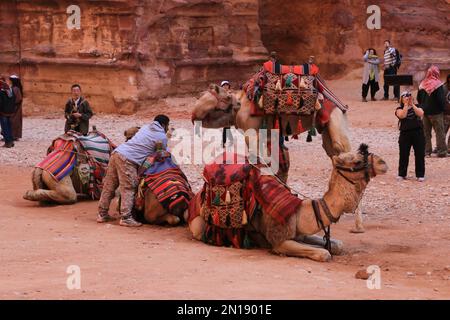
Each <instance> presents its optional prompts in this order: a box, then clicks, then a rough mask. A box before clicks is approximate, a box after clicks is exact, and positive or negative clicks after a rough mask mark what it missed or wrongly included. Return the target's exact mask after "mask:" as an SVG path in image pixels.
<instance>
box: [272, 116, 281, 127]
mask: <svg viewBox="0 0 450 320" xmlns="http://www.w3.org/2000/svg"><path fill="white" fill-rule="evenodd" d="M273 128H274V129H280V121H278V117H276V118H275V123H274V124H273Z"/></svg>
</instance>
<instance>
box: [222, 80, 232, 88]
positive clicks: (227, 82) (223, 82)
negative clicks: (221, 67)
mask: <svg viewBox="0 0 450 320" xmlns="http://www.w3.org/2000/svg"><path fill="white" fill-rule="evenodd" d="M226 84H228V85H230V82H229V81H227V80H223V81H222V82H221V83H220V86H221V87H223V86H224V85H226Z"/></svg>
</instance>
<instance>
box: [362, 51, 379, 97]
mask: <svg viewBox="0 0 450 320" xmlns="http://www.w3.org/2000/svg"><path fill="white" fill-rule="evenodd" d="M363 59H364V72H363V84H362V101H363V102H367V94H368V92H369V88H370V97H371V100H372V101H376V99H375V94H376V93H377V91H378V90H380V86H379V84H378V81H379V71H378V65H379V64H380V59H378V56H377V52H376V51H375V49H373V48H369V49H367V50H366V52H365V54H364V58H363Z"/></svg>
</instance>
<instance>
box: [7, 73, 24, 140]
mask: <svg viewBox="0 0 450 320" xmlns="http://www.w3.org/2000/svg"><path fill="white" fill-rule="evenodd" d="M9 80H10V81H11V88H12V89H13V91H14V96H15V99H16V112H15V113H14V114H13V115H12V116H11V129H12V135H13V138H14V140H15V141H17V140H19V139H21V138H22V123H23V111H22V101H23V87H22V82H21V81H20V78H19V77H18V76H17V75H15V74H13V75H11V76H10V77H9Z"/></svg>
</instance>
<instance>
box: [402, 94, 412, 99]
mask: <svg viewBox="0 0 450 320" xmlns="http://www.w3.org/2000/svg"><path fill="white" fill-rule="evenodd" d="M403 97H406V98H409V97H411V93H406V94H404V95H403Z"/></svg>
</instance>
